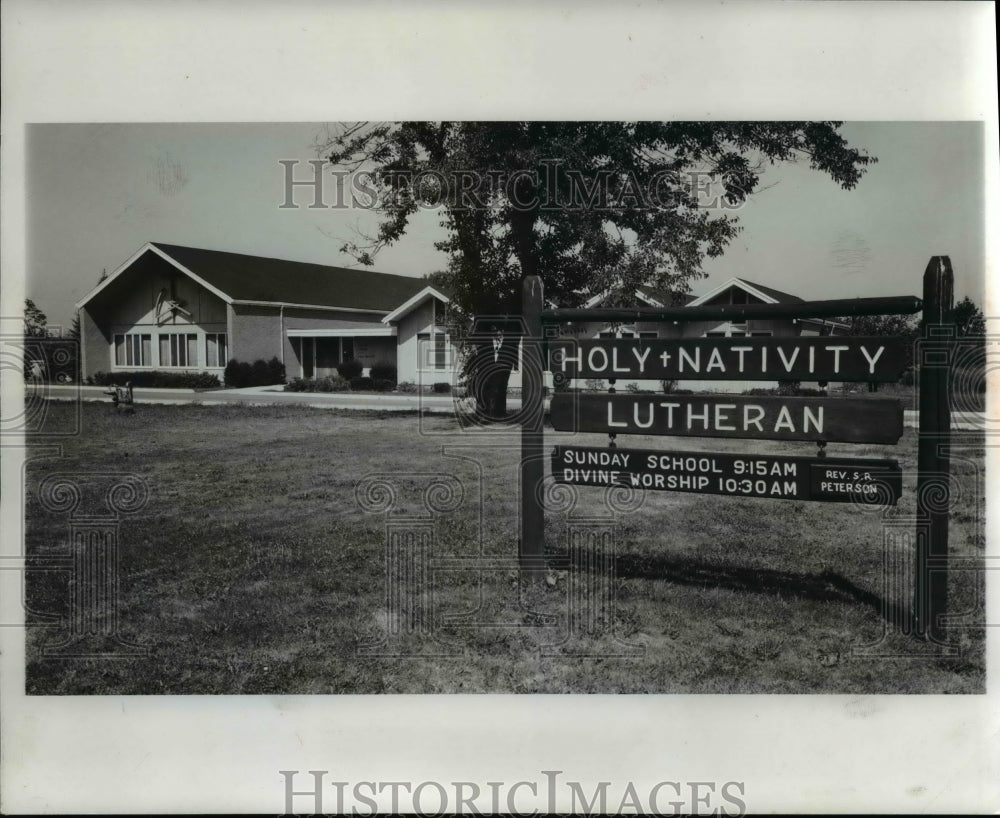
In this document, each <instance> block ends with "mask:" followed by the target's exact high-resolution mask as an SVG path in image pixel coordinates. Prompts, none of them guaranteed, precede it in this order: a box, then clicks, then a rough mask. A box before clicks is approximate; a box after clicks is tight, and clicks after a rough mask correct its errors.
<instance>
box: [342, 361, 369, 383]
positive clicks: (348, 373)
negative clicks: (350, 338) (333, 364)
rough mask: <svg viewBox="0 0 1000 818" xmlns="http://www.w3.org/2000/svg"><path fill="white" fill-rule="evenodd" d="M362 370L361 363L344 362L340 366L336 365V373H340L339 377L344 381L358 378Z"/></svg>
mask: <svg viewBox="0 0 1000 818" xmlns="http://www.w3.org/2000/svg"><path fill="white" fill-rule="evenodd" d="M363 369H364V366H363V365H362V364H361V361H344V362H343V363H342V364H337V372H339V373H340V377H341V378H343V379H344V380H345V381H352V380H354V379H355V378H360V377H361V371H362V370H363ZM352 388H353V387H352Z"/></svg>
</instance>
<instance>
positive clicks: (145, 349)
mask: <svg viewBox="0 0 1000 818" xmlns="http://www.w3.org/2000/svg"><path fill="white" fill-rule="evenodd" d="M152 363H153V355H152V352H150V336H149V335H143V336H142V365H143V366H150V365H151V364H152Z"/></svg>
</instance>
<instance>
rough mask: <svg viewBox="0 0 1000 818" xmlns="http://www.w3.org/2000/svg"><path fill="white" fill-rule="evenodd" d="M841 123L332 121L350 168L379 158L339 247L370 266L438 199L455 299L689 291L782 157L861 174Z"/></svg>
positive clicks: (482, 304)
mask: <svg viewBox="0 0 1000 818" xmlns="http://www.w3.org/2000/svg"><path fill="white" fill-rule="evenodd" d="M839 127H840V123H838V122H402V123H380V124H371V123H359V124H354V125H348V126H341V127H339V128H337V129H335V130H333V131H332V132H331V133H330V134H329V135H328V138H327V139H326V140H325V142H324V143H323V144H322V145H321V149H322V151H323V152H324V153H325V155H326V156H327V157H328V159H329V161H330V162H331V163H332V164H333V165H334V166H336V168H337V169H338V172H340V173H344V172H345V171H347V172H353V176H355V177H357V176H358V175H359V174H361V173H370V174H371V175H370V176H366V177H365V183H364V185H363V189H364V192H365V193H367V194H368V196H369V200H368V203H369V204H370V206H372V207H373V208H374V209H375V210H376V211H377V212H378V213H379V214H380V217H381V221H380V224H379V227H378V229H377V232H376V233H375V234H374V235H371V236H363V237H361V239H359V240H358V241H352V242H348V243H346V244H345V245H344V247H343V248H342V249H343V250H344V251H346V252H348V253H350V254H352V255H353V256H354V257H355V258H356V259H357V260H358V261H359V262H360V263H362V264H366V265H370V264H372V263H373V262H374V258H375V255H376V254H377V252H378V251H379V250H380V249H381V248H383V247H385V246H386V245H389V244H392V243H394V242H396V241H398V240H399V239H400V238H402V237H403V235H404V234H405V232H406V230H407V227H408V225H409V221H410V219H411V217H412V216H413V215H414V214H415V213H416V212H417V211H418V210H420V209H422V208H431V207H439V208H440V210H439V212H440V214H441V219H442V221H441V224H442V226H444V227H445V228H446V237H445V238H444V239H442V240H441V241H439V242H438V243H437V245H436V247H437V248H438V249H440V250H442V251H444V252H445V253H446V254H447V255H448V259H449V262H448V267H447V270H446V271H445V277H446V278H447V285H448V286H447V289H448V291H449V294H450V295H451V297H452V300H453V303H454V304H455V305H456V306H457V307H459V309H460V310H461V312H463V313H464V314H465V315H479V314H484V313H486V314H496V313H514V312H518V311H519V301H520V282H521V281H522V279H523V278H524V277H526V276H531V275H539V276H541V277H542V279H543V282H544V286H545V295H546V298H547V299H548V300H550V301H553V302H555V303H558V304H559V305H560V306H579V305H580V304H582V303H583V302H584V301H586V300H587V299H588V298H589V297H591V296H592V295H594V294H598V293H602V294H603V293H608V294H610V295H612V296H618V297H619V298H620V297H622V295H623V294H624V295H625V297H628V295H629V294H631V293H632V292H634V290H635V288H636V287H637V286H639V285H649V286H653V287H655V288H657V289H660V290H669V291H672V292H686V291H688V290H689V289H690V282H691V281H692V280H695V279H697V278H699V277H701V276H702V275H703V272H702V267H701V265H702V262H703V260H704V259H705V258H706V257H710V258H711V257H716V256H719V255H721V254H722V252H723V251H724V250H725V248H726V245H727V244H728V243H729V242H730V241H731V240H732V239H733V237H734V236H736V234H737V232H738V231H739V229H740V228H739V224H738V219H737V218H736V216H735V211H736V210H738V208H739V206H740V205H741V204H742V203H743V202H745V201H746V199H747V197H748V196H750V195H752V194H753V193H754V191H755V190H756V189H757V188H758V185H759V182H760V178H761V173H762V172H763V171H764V169H765V168H766V167H767V166H768V165H771V164H775V163H779V162H790V161H804V162H808V164H809V166H810V167H811V168H813V169H816V170H818V171H821V172H823V173H825V174H827V175H828V176H829V177H830V178H831V179H832V180H833V181H834V182H836V183H837V184H839V185H841V186H842V187H844V188H848V189H849V188H853V187H854V186H855V185H856V184H857V183H858V181H859V179H860V178H861V176H862V175H863V173H864V172H865V169H866V167H867V166H868V165H869V164H871V163H872V162H874V161H876V160H875V159H874V158H873V157H870V156H868V155H866V154H865V153H864V152H863V151H861V150H858V149H856V148H853V147H851V146H850V145H848V144H847V142H846V141H845V140H844V138H843V137H842V136H841V135H840V134H839Z"/></svg>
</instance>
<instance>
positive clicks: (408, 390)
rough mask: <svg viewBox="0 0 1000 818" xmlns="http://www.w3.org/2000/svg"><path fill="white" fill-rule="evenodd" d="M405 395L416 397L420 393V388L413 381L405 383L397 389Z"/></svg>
mask: <svg viewBox="0 0 1000 818" xmlns="http://www.w3.org/2000/svg"><path fill="white" fill-rule="evenodd" d="M396 388H397V389H398V390H399V391H400V392H402V393H403V394H404V395H415V394H416V393H417V392H419V391H420V387H419V386H417V385H416V384H415V383H414V382H413V381H403V382H402V383H401V384H399V385H398V386H397V387H396Z"/></svg>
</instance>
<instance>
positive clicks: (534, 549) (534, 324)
mask: <svg viewBox="0 0 1000 818" xmlns="http://www.w3.org/2000/svg"><path fill="white" fill-rule="evenodd" d="M521 287H522V289H521V313H522V316H523V318H524V333H525V334H524V337H523V339H522V344H523V346H522V361H521V414H522V417H523V418H524V420H523V422H522V426H521V532H520V534H521V537H520V543H519V546H520V549H519V551H520V553H519V555H518V556H519V557H520V564H521V569H522V570H523V571H528V572H529V573H531V574H542V573H543V572H544V570H545V511H544V509H543V508H542V499H541V494H542V480H543V479H544V478H545V453H544V451H543V447H544V436H543V432H544V429H543V424H544V423H545V394H544V386H545V376H544V368H543V365H542V348H541V347H542V306H543V303H544V302H543V300H542V297H543V296H542V279H541V278H540V277H539V276H528V277H527V278H525V279H524V281H523V283H522V285H521Z"/></svg>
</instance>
